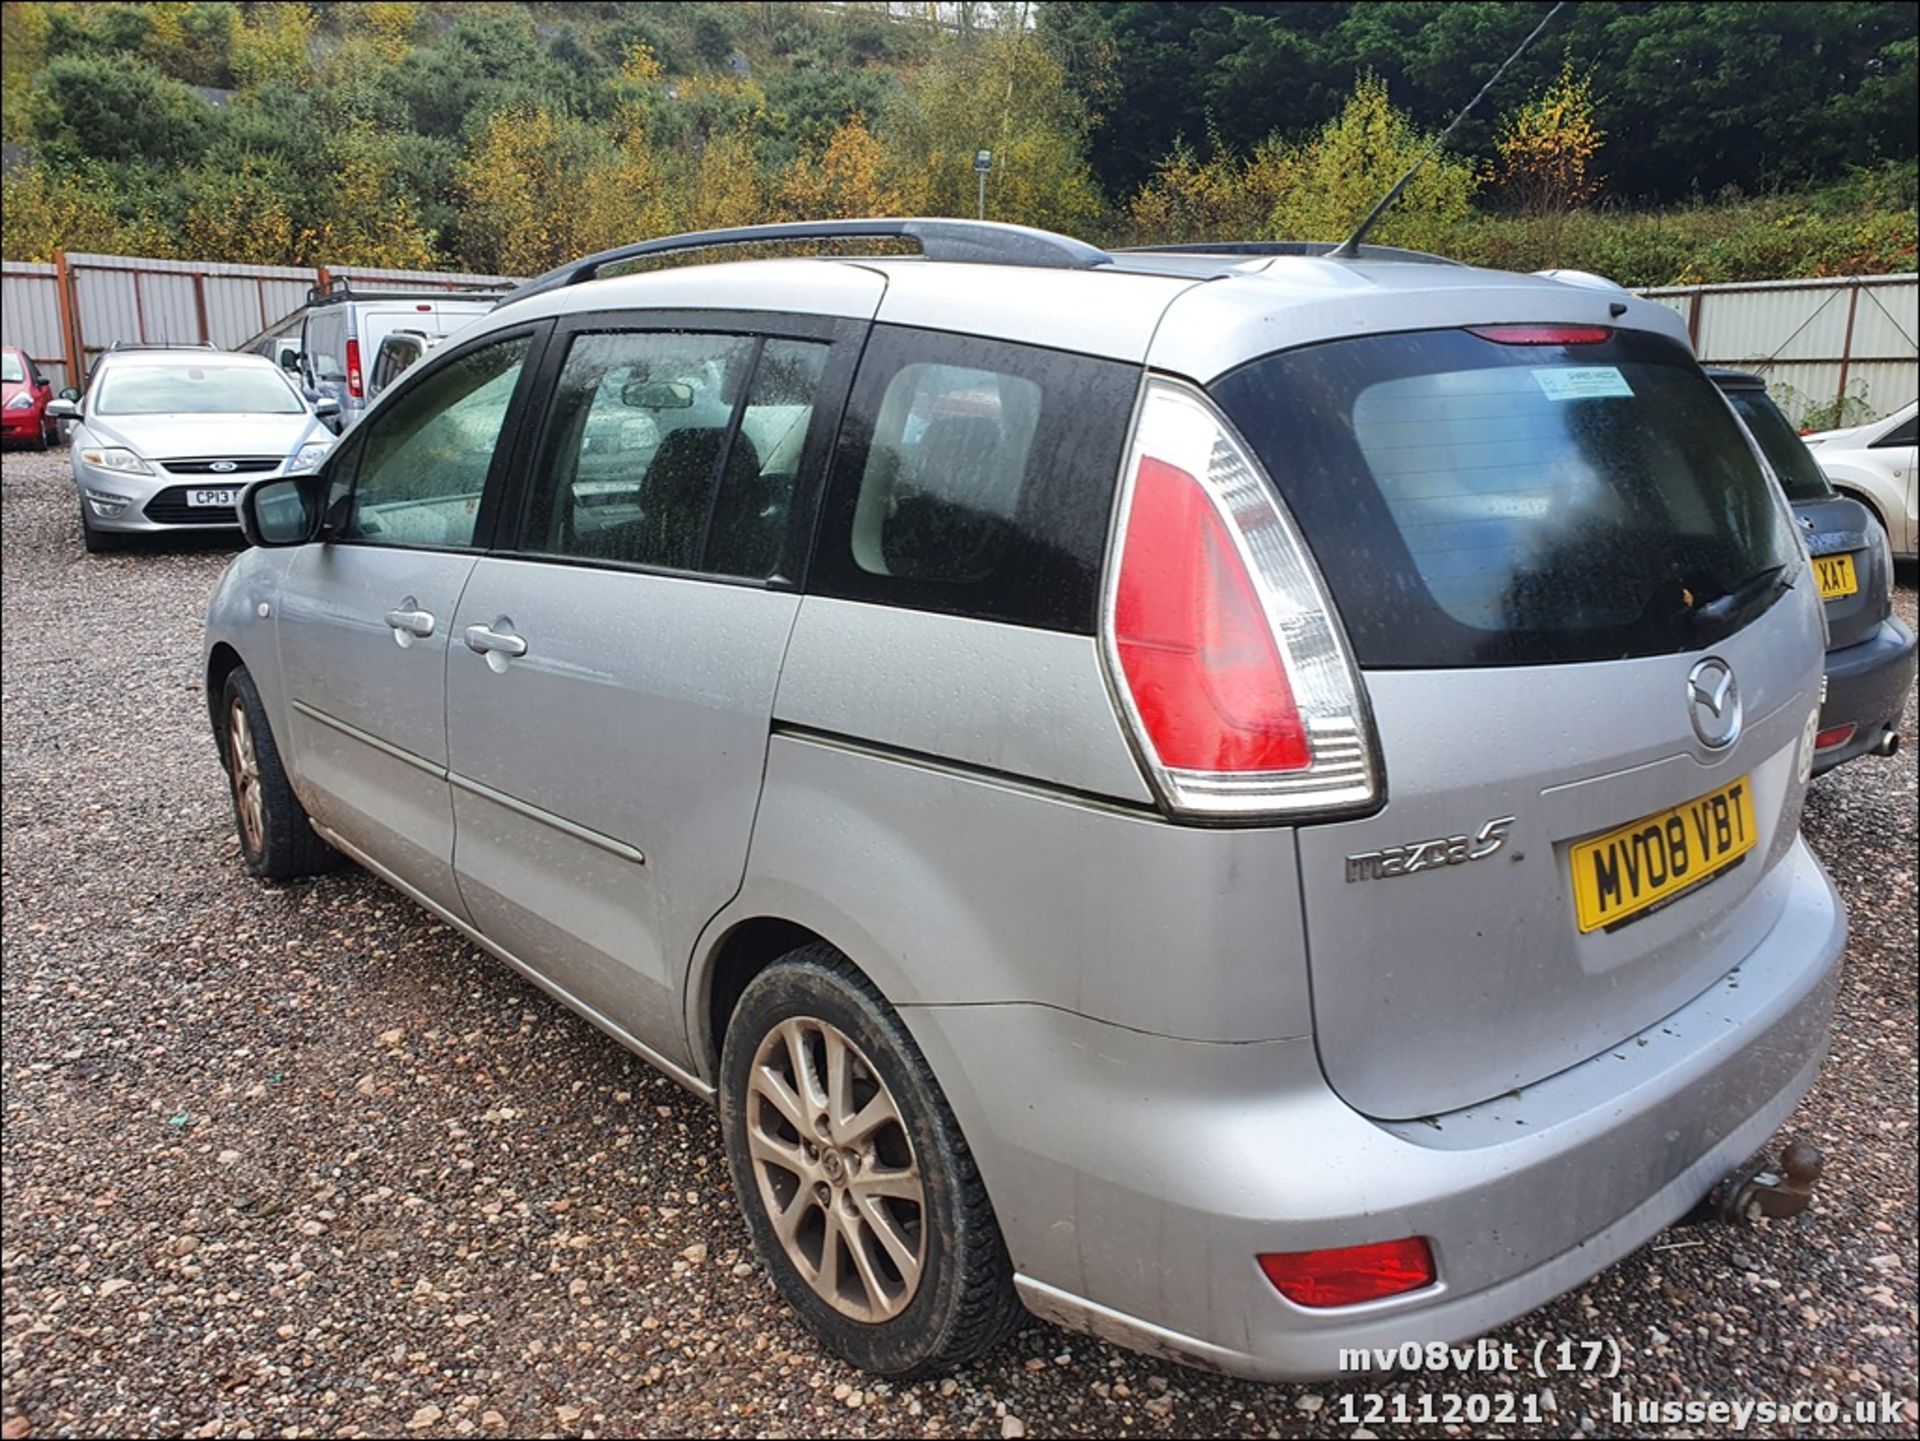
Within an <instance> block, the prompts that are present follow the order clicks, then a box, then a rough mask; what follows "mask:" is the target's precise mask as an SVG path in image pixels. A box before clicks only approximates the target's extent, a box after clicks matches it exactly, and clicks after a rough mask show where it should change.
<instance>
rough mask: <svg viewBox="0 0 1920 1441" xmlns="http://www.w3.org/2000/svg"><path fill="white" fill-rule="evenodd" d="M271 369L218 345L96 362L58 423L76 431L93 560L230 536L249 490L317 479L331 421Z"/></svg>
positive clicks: (61, 403) (59, 405) (327, 410)
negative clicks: (134, 544)
mask: <svg viewBox="0 0 1920 1441" xmlns="http://www.w3.org/2000/svg"><path fill="white" fill-rule="evenodd" d="M335 409H337V407H336V405H335V404H334V402H332V401H326V400H323V401H321V402H319V403H317V404H315V405H309V404H308V403H307V402H306V401H305V400H304V399H302V397H301V395H300V392H299V391H298V390H297V389H296V388H295V387H294V384H293V382H292V381H291V380H290V379H289V378H288V377H287V375H286V374H285V373H284V372H283V371H281V369H280V368H279V367H278V366H276V365H275V364H274V363H273V362H272V361H271V360H268V359H266V358H265V357H263V356H259V355H247V354H241V353H238V352H235V351H224V350H214V349H212V348H211V347H208V348H200V347H182V348H166V347H154V348H126V349H117V350H112V351H109V352H108V353H107V354H106V355H104V356H102V357H101V358H100V359H99V360H98V361H96V362H95V363H94V367H93V371H92V373H91V374H90V375H89V376H88V379H87V389H86V393H85V395H82V394H81V393H80V392H79V391H78V390H67V391H64V392H62V394H61V397H60V398H59V399H57V400H54V401H51V402H49V403H48V406H47V413H48V414H49V415H52V416H55V417H58V418H61V419H67V420H71V421H72V422H73V430H72V435H71V436H70V440H71V444H70V446H69V448H68V454H69V456H70V457H71V460H72V464H73V484H74V489H75V491H76V492H77V495H76V499H77V501H78V503H79V507H80V534H81V537H82V539H83V540H84V541H85V543H86V547H87V549H88V550H89V551H95V552H97V551H103V550H108V549H112V548H113V547H115V546H116V545H118V544H120V543H122V542H124V541H126V540H128V539H130V538H133V537H136V536H141V535H159V534H163V533H166V532H169V531H185V530H210V529H225V530H231V529H233V528H234V527H235V526H236V525H237V524H238V523H239V521H238V517H237V516H236V514H235V511H234V507H235V505H236V503H237V502H238V501H239V498H240V491H241V488H242V487H243V486H244V485H245V484H246V483H247V482H248V481H251V480H257V479H260V478H262V477H268V476H278V475H284V474H286V473H287V472H289V471H292V470H307V469H311V468H312V467H313V466H315V465H317V464H318V463H319V461H320V458H321V457H322V456H323V455H325V454H326V452H327V451H328V450H330V449H332V447H333V435H332V433H331V432H330V431H328V430H327V428H326V426H325V425H324V424H323V423H322V417H324V416H327V415H330V414H332V413H333V411H334V410H335Z"/></svg>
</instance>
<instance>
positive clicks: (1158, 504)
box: [1104, 379, 1377, 818]
mask: <svg viewBox="0 0 1920 1441" xmlns="http://www.w3.org/2000/svg"><path fill="white" fill-rule="evenodd" d="M1104 640H1105V643H1106V646H1107V656H1108V664H1109V666H1110V668H1111V670H1112V672H1113V676H1114V682H1115V690H1116V691H1117V693H1118V695H1119V697H1120V700H1121V704H1122V708H1123V710H1124V711H1125V712H1126V717H1127V720H1128V723H1129V724H1130V725H1131V727H1132V729H1133V733H1134V736H1135V739H1136V742H1137V743H1138V745H1139V748H1140V750H1141V753H1142V755H1143V756H1144V758H1145V759H1146V761H1147V766H1148V769H1149V770H1150V771H1151V773H1152V775H1153V778H1154V780H1155V782H1156V784H1157V786H1158V788H1159V790H1160V793H1161V796H1162V798H1163V799H1164V800H1165V801H1166V803H1167V805H1168V806H1169V807H1170V808H1171V809H1173V810H1175V811H1178V812H1184V813H1186V814H1190V815H1199V816H1208V817H1220V818H1233V817H1248V816H1258V815H1271V814H1276V813H1283V812H1290V811H1297V810H1328V809H1334V808H1354V807H1360V806H1366V805H1369V804H1371V803H1372V802H1373V801H1374V799H1375V798H1376V795H1377V775H1376V769H1375V765H1374V758H1373V745H1372V737H1371V726H1370V723H1369V721H1368V719H1367V716H1366V711H1365V707H1364V704H1363V702H1362V699H1361V691H1360V681H1359V675H1358V673H1357V672H1356V671H1355V669H1354V666H1353V663H1352V660H1351V658H1350V657H1349V655H1348V652H1347V648H1346V642H1345V639H1344V637H1343V636H1342V635H1341V633H1340V628H1339V626H1338V624H1337V623H1336V621H1335V620H1334V617H1333V609H1332V606H1331V605H1330V603H1329V602H1328V600H1327V596H1326V592H1325V589H1324V588H1323V587H1322V585H1321V583H1320V579H1319V575H1318V573H1317V572H1316V571H1315V569H1314V566H1313V563H1312V561H1311V560H1309V559H1308V556H1307V552H1306V547H1305V546H1304V545H1303V544H1302V543H1301V540H1300V537H1299V534H1298V532H1297V531H1296V530H1295V529H1294V526H1293V523H1292V521H1291V520H1290V519H1289V518H1288V517H1287V515H1286V513H1285V512H1284V511H1283V510H1282V509H1281V506H1280V502H1279V499H1278V496H1277V495H1276V493H1275V492H1274V490H1273V488H1272V486H1271V485H1270V484H1269V482H1268V481H1267V479H1266V477H1265V476H1264V475H1263V474H1262V473H1261V471H1260V468H1259V466H1258V465H1257V464H1256V463H1255V462H1254V461H1253V459H1252V458H1251V456H1250V454H1249V453H1248V451H1247V450H1246V448H1245V447H1244V446H1243V445H1242V444H1241V442H1240V440H1239V439H1238V437H1237V436H1235V435H1234V433H1233V431H1232V428H1231V427H1230V426H1229V425H1228V424H1227V422H1226V420H1225V418H1224V417H1223V416H1222V415H1221V414H1220V413H1219V411H1217V410H1216V409H1215V408H1214V407H1213V405H1212V403H1211V402H1210V401H1208V400H1207V398H1206V397H1205V396H1204V395H1202V394H1201V393H1200V392H1198V391H1196V390H1193V389H1192V388H1190V387H1188V386H1185V385H1182V384H1178V383H1176V382H1173V381H1169V380H1162V379H1155V380H1152V381H1150V382H1149V383H1148V385H1147V389H1146V394H1145V396H1144V398H1143V399H1142V401H1141V410H1140V419H1139V423H1138V425H1137V427H1136V429H1135V431H1134V439H1133V445H1132V448H1131V449H1130V451H1129V452H1128V456H1127V464H1126V471H1125V486H1124V494H1123V496H1122V500H1121V519H1120V547H1119V558H1118V561H1117V563H1116V565H1115V566H1114V570H1113V576H1112V579H1111V580H1110V582H1109V590H1108V596H1107V602H1106V609H1105V635H1104Z"/></svg>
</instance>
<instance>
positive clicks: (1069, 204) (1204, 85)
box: [3, 0, 1920, 284]
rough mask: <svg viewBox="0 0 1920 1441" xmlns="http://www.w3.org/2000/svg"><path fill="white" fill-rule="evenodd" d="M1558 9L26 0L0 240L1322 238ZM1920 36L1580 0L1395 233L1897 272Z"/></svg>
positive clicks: (479, 263)
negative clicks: (750, 227)
mask: <svg viewBox="0 0 1920 1441" xmlns="http://www.w3.org/2000/svg"><path fill="white" fill-rule="evenodd" d="M1543 8H1544V7H1542V6H1539V5H1536V4H1458V5H1447V4H1435V3H1425V0H1393V3H1382V4H1375V5H1358V6H1356V5H1344V4H1314V5H1292V6H1268V5H1212V4H1187V5H1159V4H1118V5H1098V6H1096V5H1085V4H1071V3H1062V4H1050V5H1042V6H1032V5H979V4H944V5H918V4H915V5H899V4H897V5H893V6H887V5H869V4H840V5H827V4H770V3H755V4H656V5H644V6H640V5H621V4H563V3H548V4H539V5H525V4H507V3H488V4H458V5H456V4H437V3H406V0H389V3H340V4H312V5H307V4H232V3H156V4H147V5H135V4H73V3H8V4H7V5H6V6H5V36H4V42H5V43H4V77H3V79H4V97H3V98H4V106H3V112H4V131H5V139H6V141H7V170H6V177H5V219H4V248H5V251H6V254H7V255H8V257H9V258H14V259H32V258H44V257H45V256H47V255H49V254H51V253H52V252H53V251H54V250H56V249H62V248H69V249H87V250H105V251H118V252H130V253H144V254H160V255H184V256H192V257H198V258H204V259H220V260H234V261H254V262H262V263H280V262H287V263H302V264H314V263H328V262H331V263H362V264H384V265H400V266H448V267H456V268H461V269H471V270H482V271H503V272H512V273H527V272H530V271H534V270H538V269H541V268H544V267H545V266H547V265H550V264H553V263H555V262H557V261H558V260H561V259H564V258H566V257H568V256H571V255H577V254H580V253H583V252H586V251H590V250H594V249H598V248H601V247H603V246H605V245H609V244H613V243H617V242H618V241H620V240H623V239H628V238H631V237H633V236H635V235H641V234H648V233H656V232H662V231H667V230H672V229H677V228H698V227H707V226H713V225H725V224H739V223H749V222H754V221H761V220H767V219H774V218H790V217H803V216H804V217H818V216H836V215H856V214H869V213H895V214H899V213H916V212H917V213H934V214H970V213H972V212H973V209H974V206H975V203H976V193H977V192H976V176H975V173H974V170H973V157H974V153H975V151H976V150H977V149H980V148H989V149H991V150H992V151H993V152H994V164H993V169H992V171H991V172H990V174H989V176H988V187H987V213H988V214H989V216H991V217H992V218H996V219H1005V220H1014V221H1020V222H1025V223H1031V224H1040V225H1048V226H1053V227H1055V228H1059V229H1064V230H1069V231H1073V232H1075V233H1079V234H1083V235H1087V236H1089V237H1091V238H1094V239H1096V240H1102V241H1133V242H1136V243H1150V242H1154V241H1166V240H1180V239H1206V238H1227V237H1232V238H1257V237H1262V236H1272V235H1281V234H1285V235H1289V236H1296V237H1306V238H1334V237H1336V236H1337V235H1338V234H1339V233H1341V231H1342V230H1343V229H1344V228H1345V227H1347V226H1350V225H1351V224H1352V222H1353V220H1354V219H1355V218H1357V216H1358V215H1359V214H1360V213H1363V212H1364V210H1365V208H1366V206H1367V204H1368V203H1370V201H1371V199H1372V198H1374V197H1376V196H1377V195H1378V194H1379V193H1381V192H1382V191H1383V190H1384V189H1385V188H1386V186H1387V185H1388V184H1390V183H1391V182H1392V179H1393V178H1394V176H1395V175H1396V174H1397V173H1398V172H1399V170H1400V169H1401V168H1404V163H1405V162H1406V160H1407V158H1408V157H1410V156H1412V155H1416V154H1418V153H1419V151H1420V150H1421V149H1423V148H1424V146H1425V142H1426V139H1427V137H1428V135H1429V134H1430V133H1431V132H1432V130H1434V129H1436V128H1438V126H1439V125H1440V124H1442V123H1444V121H1445V119H1446V118H1447V116H1448V115H1449V114H1450V112H1451V111H1452V110H1453V109H1454V108H1455V107H1456V106H1457V105H1458V104H1459V103H1460V102H1461V101H1463V100H1464V99H1465V98H1466V97H1467V96H1468V95H1471V94H1472V93H1473V91H1474V90H1475V89H1477V88H1478V85H1479V83H1480V81H1481V80H1482V79H1484V76H1485V73H1486V71H1487V70H1488V69H1489V68H1490V60H1489V57H1491V56H1496V55H1499V54H1504V53H1505V52H1506V51H1507V50H1508V49H1510V48H1511V47H1512V46H1513V45H1514V44H1515V43H1517V41H1518V39H1519V37H1520V36H1522V35H1524V34H1525V33H1526V32H1527V31H1528V30H1529V29H1531V28H1532V26H1533V24H1534V23H1536V22H1537V20H1538V18H1539V16H1540V14H1541V13H1543ZM1917 13H1920V7H1916V6H1915V5H1913V4H1905V3H1901V4H1884V3H1871V4H1860V3H1828V4H1823V5H1776V4H1745V5H1727V4H1689V3H1678V0H1676V3H1670V4H1665V5H1661V6H1656V7H1648V6H1644V5H1633V4H1608V3H1590V4H1584V5H1580V6H1574V7H1569V9H1568V11H1567V12H1564V14H1565V18H1564V19H1561V20H1557V21H1556V25H1555V28H1553V29H1552V30H1550V31H1549V33H1548V35H1547V36H1546V37H1545V38H1544V39H1543V41H1542V42H1541V44H1540V45H1539V46H1537V47H1536V48H1535V50H1534V51H1533V52H1531V53H1530V54H1529V55H1528V56H1527V57H1526V58H1525V59H1524V60H1523V61H1522V62H1521V63H1520V64H1519V65H1517V66H1516V67H1515V68H1514V70H1513V72H1512V73H1511V74H1510V75H1509V76H1508V77H1507V78H1506V79H1505V80H1503V81H1502V83H1501V85H1500V86H1499V87H1498V88H1497V89H1496V91H1495V92H1494V93H1493V94H1492V95H1491V96H1490V97H1489V100H1488V102H1487V104H1486V107H1485V113H1484V114H1476V115H1475V116H1474V117H1473V118H1472V119H1471V120H1470V121H1469V122H1468V124H1467V125H1465V126H1463V127H1462V129H1461V131H1460V132H1459V135H1458V136H1457V137H1456V143H1455V144H1454V145H1453V146H1452V147H1451V150H1450V153H1448V154H1447V155H1446V156H1444V157H1442V160H1441V161H1440V162H1439V163H1437V164H1436V165H1435V166H1433V167H1432V168H1431V170H1430V172H1429V173H1428V174H1427V175H1424V176H1423V177H1422V180H1421V182H1420V183H1419V184H1418V185H1416V187H1415V189H1414V191H1412V192H1410V193H1409V195H1408V196H1407V198H1406V201H1405V203H1403V205H1402V206H1400V207H1399V208H1397V210H1396V212H1395V213H1394V215H1393V216H1392V217H1390V219H1389V221H1388V223H1387V225H1386V227H1384V228H1383V230H1382V231H1381V233H1380V236H1379V238H1381V239H1384V240H1387V241H1397V242H1398V243H1403V244H1417V245H1422V246H1426V247H1428V248H1439V249H1446V250H1448V251H1450V252H1452V253H1456V254H1461V255H1463V256H1465V257H1467V258H1474V259H1483V260H1487V261H1490V262H1493V263H1499V264H1507V265H1514V266H1519V267H1526V268H1533V267H1536V266H1544V265H1551V264H1569V265H1580V266H1583V267H1588V268H1596V269H1603V270H1606V271H1607V272H1608V273H1611V274H1614V275H1616V276H1617V277H1618V278H1620V279H1622V280H1623V281H1626V282H1627V283H1632V284H1657V283H1663V282H1667V281H1676V280H1709V279H1747V278H1771V277H1775V276H1783V275H1800V274H1832V273H1846V272H1850V271H1885V270H1890V269H1902V268H1912V266H1913V263H1914V259H1913V257H1914V240H1915V219H1914V184H1913V175H1914V156H1915V136H1916V133H1917V131H1920V124H1917V123H1916V119H1915V99H1914V96H1915V90H1916V85H1915V41H1914V34H1915V18H1916V14H1917ZM1762 79H1764V81H1765V83H1761V81H1762Z"/></svg>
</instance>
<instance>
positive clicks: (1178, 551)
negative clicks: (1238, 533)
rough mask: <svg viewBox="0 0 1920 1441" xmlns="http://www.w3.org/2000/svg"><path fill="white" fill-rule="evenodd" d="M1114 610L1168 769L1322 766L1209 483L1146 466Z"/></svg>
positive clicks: (1127, 664) (1142, 708)
mask: <svg viewBox="0 0 1920 1441" xmlns="http://www.w3.org/2000/svg"><path fill="white" fill-rule="evenodd" d="M1122 554H1123V560H1122V562H1121V566H1120V583H1119V588H1118V590H1117V592H1116V595H1115V600H1114V613H1113V628H1114V643H1115V645H1116V647H1117V649H1118V650H1119V654H1120V668H1121V670H1122V671H1123V672H1124V673H1125V675H1126V680H1127V688H1128V689H1129V690H1130V691H1131V692H1132V693H1133V701H1134V705H1135V706H1136V707H1137V708H1138V710H1139V712H1140V722H1141V724H1142V725H1143V726H1144V727H1145V728H1146V731H1147V734H1148V735H1149V736H1150V737H1152V740H1153V748H1154V751H1155V752H1156V753H1157V754H1158V755H1159V757H1160V761H1161V763H1162V764H1163V765H1168V766H1174V767H1177V768H1179V769H1182V770H1196V771H1291V770H1300V769H1302V768H1303V767H1305V766H1308V765H1311V764H1312V762H1313V753H1312V751H1311V749H1310V748H1309V747H1308V745H1307V735H1306V728H1305V726H1303V725H1302V724H1301V721H1300V712H1299V710H1298V709H1296V708H1295V706H1294V703H1293V687H1292V685H1291V684H1290V683H1289V682H1288V680H1287V670H1286V667H1285V666H1284V665H1283V664H1282V663H1281V660H1280V652H1279V650H1278V649H1277V648H1276V647H1275V645H1274V640H1273V632H1272V631H1271V630H1269V629H1268V627H1267V618H1266V615H1265V614H1264V613H1263V612H1262V610H1261V608H1260V598H1259V596H1258V595H1257V594H1256V593H1255V592H1254V588H1253V582H1252V580H1251V579H1250V578H1249V577H1248V575H1247V571H1246V567H1245V566H1244V565H1243V564H1241V561H1240V557H1239V556H1238V555H1237V554H1236V553H1235V551H1234V545H1233V539H1232V537H1231V536H1229V535H1228V534H1227V528H1226V526H1225V525H1223V524H1222V523H1221V520H1220V517H1219V515H1218V514H1217V513H1216V512H1215V511H1214V508H1213V502H1212V501H1210V500H1209V499H1208V498H1207V494H1206V492H1205V491H1204V490H1202V489H1201V488H1200V482H1199V481H1197V480H1195V479H1194V478H1193V477H1192V476H1191V475H1188V474H1187V473H1186V472H1185V471H1183V470H1179V469H1177V468H1176V467H1174V466H1172V465H1169V464H1168V463H1167V462H1166V461H1164V460H1155V459H1153V458H1152V457H1150V456H1149V457H1146V458H1144V459H1142V460H1141V462H1140V469H1139V473H1138V475H1137V476H1136V477H1135V479H1134V491H1133V506H1132V509H1131V510H1130V511H1129V512H1128V516H1127V534H1126V544H1125V550H1124V551H1123V553H1122Z"/></svg>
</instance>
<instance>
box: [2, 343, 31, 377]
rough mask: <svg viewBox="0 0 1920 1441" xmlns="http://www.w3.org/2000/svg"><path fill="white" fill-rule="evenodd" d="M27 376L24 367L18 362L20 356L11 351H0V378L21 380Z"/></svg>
mask: <svg viewBox="0 0 1920 1441" xmlns="http://www.w3.org/2000/svg"><path fill="white" fill-rule="evenodd" d="M26 378H27V370H26V367H25V366H23V365H22V364H21V363H20V357H19V356H17V355H15V354H14V353H13V352H12V351H10V350H9V351H4V352H0V380H11V381H16V382H17V381H22V380H25V379H26Z"/></svg>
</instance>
